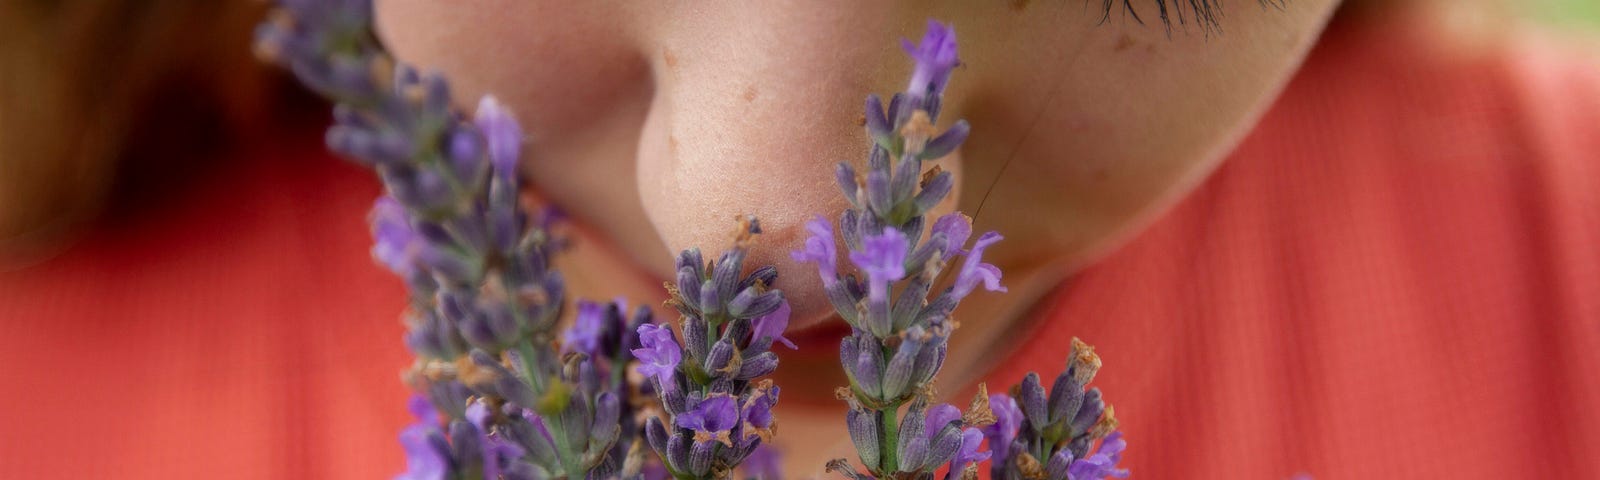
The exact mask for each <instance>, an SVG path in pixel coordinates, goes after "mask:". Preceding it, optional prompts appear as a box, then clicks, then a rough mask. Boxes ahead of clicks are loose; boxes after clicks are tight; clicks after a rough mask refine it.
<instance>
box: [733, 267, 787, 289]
mask: <svg viewBox="0 0 1600 480" xmlns="http://www.w3.org/2000/svg"><path fill="white" fill-rule="evenodd" d="M777 280H778V267H774V266H772V265H762V266H760V267H757V268H756V269H755V270H752V271H751V272H750V274H749V275H745V276H744V280H740V281H739V290H748V289H750V288H751V287H754V286H756V285H761V286H763V287H771V286H772V282H775V281H777Z"/></svg>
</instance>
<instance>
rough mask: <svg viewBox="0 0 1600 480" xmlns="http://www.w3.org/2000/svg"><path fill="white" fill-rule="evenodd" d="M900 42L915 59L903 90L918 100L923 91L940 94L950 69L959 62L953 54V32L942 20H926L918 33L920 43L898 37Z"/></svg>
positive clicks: (954, 41) (954, 35)
mask: <svg viewBox="0 0 1600 480" xmlns="http://www.w3.org/2000/svg"><path fill="white" fill-rule="evenodd" d="M900 44H901V47H902V48H904V49H905V51H906V53H907V54H909V55H911V58H912V59H914V60H916V62H917V67H916V69H915V70H913V71H912V72H911V83H910V84H909V85H907V86H906V92H907V93H909V94H911V95H912V96H913V97H916V98H919V99H920V98H921V97H922V96H923V95H925V94H932V95H933V96H938V95H940V94H942V93H944V86H945V82H948V81H949V80H950V71H951V70H953V69H955V67H956V65H957V64H959V63H961V59H960V58H957V56H956V32H955V31H954V30H951V29H950V27H947V26H945V25H944V24H942V23H939V22H937V21H934V20H928V31H927V32H926V33H924V34H923V35H922V41H921V42H919V43H917V44H916V45H912V44H911V41H910V40H905V39H902V40H901V41H900Z"/></svg>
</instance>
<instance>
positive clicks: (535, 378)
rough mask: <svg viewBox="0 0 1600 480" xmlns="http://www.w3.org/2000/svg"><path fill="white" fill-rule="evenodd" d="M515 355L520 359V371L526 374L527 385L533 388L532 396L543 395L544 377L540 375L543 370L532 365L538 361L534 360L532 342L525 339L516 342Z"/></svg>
mask: <svg viewBox="0 0 1600 480" xmlns="http://www.w3.org/2000/svg"><path fill="white" fill-rule="evenodd" d="M517 355H518V356H520V357H522V369H523V370H524V371H526V372H528V384H529V385H532V386H533V394H534V395H541V396H542V395H544V391H545V381H544V380H545V379H544V375H541V373H542V372H543V371H544V370H543V369H540V368H539V365H536V364H535V363H534V362H536V361H538V360H535V359H536V358H538V357H537V356H535V355H536V354H535V352H534V351H533V342H529V341H528V340H527V339H526V338H524V339H522V340H521V341H518V342H517ZM530 407H531V406H530Z"/></svg>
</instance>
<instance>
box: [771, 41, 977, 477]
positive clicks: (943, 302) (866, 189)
mask: <svg viewBox="0 0 1600 480" xmlns="http://www.w3.org/2000/svg"><path fill="white" fill-rule="evenodd" d="M905 45H906V52H907V53H909V54H910V55H911V56H912V58H913V59H914V60H915V61H916V68H915V70H914V72H913V74H912V77H911V83H910V86H909V87H908V88H907V91H906V92H902V93H899V94H896V95H895V96H894V97H893V98H892V99H891V100H890V102H889V106H888V111H887V112H885V111H884V107H883V102H882V100H880V99H879V98H878V97H876V96H869V97H868V98H867V102H866V108H867V111H866V119H867V121H866V127H867V134H868V136H869V137H870V138H871V139H872V145H871V147H870V153H869V155H868V158H867V161H866V163H865V165H863V166H862V167H864V168H861V169H859V170H858V167H857V166H853V165H850V164H848V163H845V164H840V165H839V167H838V168H837V169H836V170H835V172H836V181H837V183H838V185H839V189H840V192H841V193H842V194H843V195H844V196H845V199H846V200H848V201H849V202H850V205H851V208H850V209H848V210H846V211H844V212H843V213H842V214H841V215H840V216H839V220H838V221H839V230H840V233H841V234H842V237H843V241H844V245H845V246H846V248H847V249H848V251H849V254H848V256H849V259H850V262H851V263H852V264H853V265H854V266H855V267H856V269H857V270H858V271H859V273H860V274H861V276H862V277H864V278H860V277H857V276H853V275H852V276H842V275H841V274H840V272H838V267H837V263H836V261H837V260H836V254H835V253H834V252H835V249H836V248H837V247H836V244H835V242H837V241H838V240H836V239H835V238H834V235H833V229H832V228H831V226H830V225H828V223H827V221H826V220H824V219H821V218H819V219H817V220H814V221H812V222H809V223H807V225H806V230H807V231H808V232H809V233H810V236H809V237H808V238H807V239H806V244H805V249H804V250H801V251H797V252H794V253H793V254H791V256H792V257H793V258H794V259H795V260H797V261H803V262H811V263H815V264H816V265H817V267H818V268H817V270H818V274H819V275H820V276H821V277H822V283H823V287H824V289H825V291H826V292H827V294H828V298H829V300H830V302H831V303H832V304H833V306H834V309H835V310H836V311H837V312H838V313H839V316H840V317H842V318H843V319H844V320H845V321H846V322H848V323H849V324H850V325H851V327H852V332H851V334H850V335H849V336H847V337H846V338H844V339H843V341H841V342H840V345H839V361H840V362H841V363H842V364H843V366H844V369H845V373H846V375H847V377H848V378H849V379H850V387H849V388H846V389H842V390H841V393H840V395H841V397H843V398H845V399H846V400H847V401H848V402H849V404H850V412H849V413H848V414H847V415H846V423H848V424H849V426H850V432H851V439H852V441H853V442H854V444H855V446H856V453H857V454H859V456H860V458H861V461H862V462H863V463H864V464H865V465H866V468H867V469H868V471H870V472H871V474H872V476H874V477H876V478H923V477H931V476H932V474H933V472H934V471H935V470H936V469H938V468H941V467H947V468H949V469H950V471H951V472H952V473H951V474H950V475H951V476H952V478H955V477H960V476H963V475H967V472H968V471H969V470H971V469H969V468H968V467H969V466H970V465H972V464H973V463H975V462H981V461H983V460H984V459H986V458H988V453H987V452H983V451H980V450H979V448H980V447H979V445H980V444H981V443H982V442H981V438H982V433H980V432H979V431H978V430H977V428H979V427H982V426H985V425H987V424H988V422H989V421H990V420H989V419H988V417H987V415H988V412H987V411H986V410H987V408H984V409H981V410H985V411H982V412H979V413H981V414H982V415H978V416H972V417H971V418H966V417H964V416H962V415H961V414H960V412H959V411H958V410H957V409H956V408H955V407H953V406H949V405H939V406H935V407H933V408H932V409H929V410H924V407H923V405H925V404H927V402H928V398H927V397H928V395H929V390H930V388H931V384H932V382H933V378H934V376H935V375H937V374H938V372H939V369H940V368H941V367H942V366H943V364H944V358H945V354H946V352H947V350H948V348H949V337H950V334H951V332H952V330H954V325H955V324H954V323H953V322H952V321H951V320H950V314H951V312H952V311H954V310H955V308H956V305H957V304H958V303H960V301H961V299H963V298H965V297H966V296H967V295H969V294H970V293H971V292H972V291H973V290H974V289H976V287H977V286H978V285H979V284H982V285H983V286H985V287H986V288H987V289H988V290H990V291H1003V290H1004V287H1003V286H1001V285H1000V283H999V280H1000V271H999V269H998V268H996V267H995V266H994V265H992V264H987V263H982V254H983V251H984V250H985V249H986V248H988V247H990V246H991V245H993V244H994V243H995V242H998V241H999V240H1000V236H999V234H996V233H994V232H990V233H987V234H985V235H984V236H983V237H981V238H980V240H979V242H978V243H976V244H975V245H974V246H973V247H972V248H971V249H970V250H965V249H963V248H962V247H963V245H964V244H965V243H966V241H967V238H968V237H970V236H971V234H972V225H971V221H970V219H968V218H967V217H966V216H964V215H961V214H951V215H945V216H943V217H940V218H939V219H938V220H936V221H934V222H933V223H932V225H931V226H930V225H929V224H928V220H927V218H926V214H927V213H928V211H929V210H930V209H932V208H933V207H934V206H935V205H938V204H939V202H940V201H942V200H943V199H944V198H945V197H946V196H948V195H949V193H950V190H951V189H952V188H953V179H952V177H951V176H950V174H949V173H948V172H944V171H943V170H942V169H941V168H939V167H938V166H934V167H933V168H931V169H924V165H923V162H927V161H934V160H938V159H939V158H942V157H944V156H946V155H948V154H949V153H950V152H952V151H954V150H955V149H956V148H958V147H959V146H960V144H961V142H963V141H964V140H965V139H966V137H967V136H968V134H969V131H970V129H969V127H968V126H967V124H966V123H965V122H956V124H955V125H953V126H952V127H951V128H949V129H948V130H947V131H945V132H943V133H939V132H938V131H937V130H936V128H935V127H934V122H935V121H936V120H937V119H938V115H939V106H940V104H941V102H942V95H943V92H944V88H945V86H946V84H947V81H948V79H949V76H950V72H951V70H952V69H953V68H954V67H955V66H956V65H957V64H958V63H959V59H958V58H957V56H956V43H955V34H954V32H952V31H950V29H949V28H947V27H946V26H945V25H943V24H940V23H938V22H929V26H928V32H927V35H925V36H924V37H923V39H922V41H921V42H920V43H918V44H916V45H912V44H911V43H910V42H905ZM925 232H926V233H925ZM956 256H963V257H964V263H963V268H962V272H961V274H959V275H957V277H956V282H955V285H954V286H952V287H948V288H946V289H945V290H944V291H942V292H939V293H937V294H934V292H935V291H934V289H933V288H934V285H935V283H936V281H937V280H938V278H939V277H938V275H939V273H940V272H941V271H942V270H943V269H944V268H945V267H946V265H947V263H948V262H949V261H951V260H952V259H953V258H954V257H956ZM930 294H934V295H932V296H931V298H930ZM907 403H910V405H911V407H909V409H908V410H907V411H906V413H905V417H904V418H897V417H898V415H899V410H900V409H901V408H902V406H904V405H906V404H907ZM829 466H830V469H831V470H834V471H838V472H841V473H843V474H844V475H846V476H850V477H855V478H862V477H864V475H862V474H860V473H859V472H856V471H855V470H854V469H853V467H849V466H848V464H847V463H845V462H842V461H840V462H833V463H830V465H829ZM972 471H974V472H975V471H976V470H972Z"/></svg>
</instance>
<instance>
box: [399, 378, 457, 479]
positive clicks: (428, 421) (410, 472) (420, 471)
mask: <svg viewBox="0 0 1600 480" xmlns="http://www.w3.org/2000/svg"><path fill="white" fill-rule="evenodd" d="M411 414H412V415H414V416H416V417H417V423H414V424H412V425H411V426H409V427H406V429H405V430H402V431H401V432H400V445H401V446H404V447H405V450H406V471H405V473H402V474H400V475H399V476H397V477H395V478H396V480H443V479H446V478H452V476H453V474H452V473H451V469H450V454H451V453H450V444H449V443H448V441H447V440H445V437H444V433H443V432H442V431H441V430H440V429H439V413H438V412H437V411H435V410H434V409H433V405H430V404H429V403H428V400H427V398H424V397H422V396H416V397H412V398H411Z"/></svg>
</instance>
